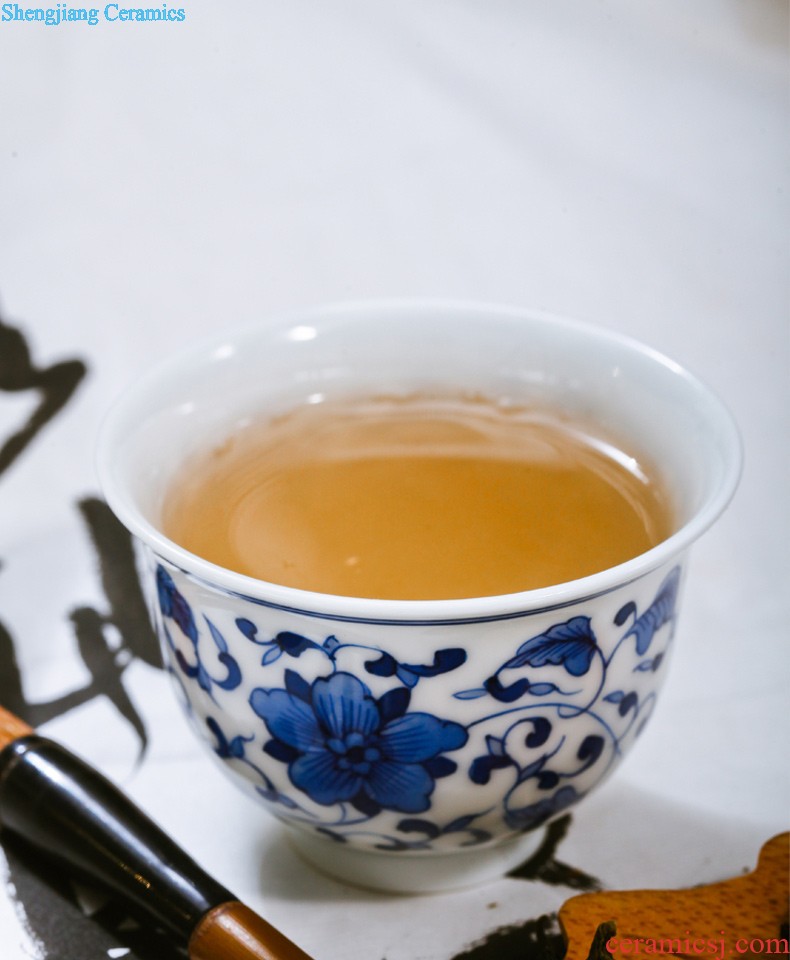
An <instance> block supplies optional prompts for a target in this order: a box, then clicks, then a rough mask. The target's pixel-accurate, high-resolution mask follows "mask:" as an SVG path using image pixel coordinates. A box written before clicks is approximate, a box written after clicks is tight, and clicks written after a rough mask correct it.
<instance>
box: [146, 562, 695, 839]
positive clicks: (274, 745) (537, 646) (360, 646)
mask: <svg viewBox="0 0 790 960" xmlns="http://www.w3.org/2000/svg"><path fill="white" fill-rule="evenodd" d="M679 583H680V568H679V567H675V568H673V569H672V570H671V571H670V573H669V574H668V575H667V576H666V578H665V579H664V581H663V582H662V583H661V585H660V587H659V589H658V591H657V592H656V594H655V597H654V598H653V600H652V602H651V603H650V604H649V605H648V607H647V608H646V609H645V610H644V611H643V612H641V613H640V611H639V609H638V608H637V605H636V604H635V603H634V602H632V601H631V602H628V603H626V604H624V605H623V606H622V607H621V608H620V609H619V610H618V612H617V614H616V615H615V617H614V620H613V625H614V627H616V628H618V629H620V630H621V633H620V634H619V635H617V636H616V637H615V640H614V642H613V645H612V646H611V649H609V650H608V651H606V650H605V649H604V648H603V647H602V645H601V644H600V643H599V640H598V637H597V636H596V633H595V631H594V629H593V625H592V619H591V617H589V616H581V615H577V616H573V617H571V618H569V619H568V620H566V621H563V622H558V623H555V624H553V625H552V626H550V627H549V628H548V629H547V630H545V631H544V632H542V633H540V634H538V635H535V636H532V637H530V638H529V639H527V640H526V641H524V642H523V643H521V644H520V645H519V646H518V647H517V649H516V650H515V652H514V654H513V655H512V656H511V657H509V658H508V659H507V660H505V661H504V662H503V663H502V664H501V665H500V666H499V667H498V668H497V669H496V670H495V671H494V672H493V673H492V674H491V675H490V676H488V677H486V678H485V679H484V680H483V681H482V682H481V683H480V684H479V685H477V686H473V687H468V688H465V689H461V690H456V691H455V692H453V693H452V694H451V697H450V699H451V700H452V699H455V700H459V701H479V703H480V706H481V707H483V710H482V711H479V712H478V714H477V716H476V717H475V719H473V720H471V721H470V722H468V723H466V724H465V725H463V724H461V723H458V722H456V721H455V720H450V719H446V718H443V717H440V716H436V715H434V714H433V713H429V712H426V711H425V710H413V709H410V708H411V701H412V694H413V691H414V689H415V688H416V687H417V685H418V684H420V683H423V682H425V683H428V682H430V681H431V679H432V678H436V677H439V676H442V675H446V674H451V673H453V672H454V671H456V670H458V669H459V668H460V667H462V666H463V665H464V664H465V663H466V661H467V654H466V651H465V650H464V649H462V648H460V647H449V648H446V649H441V650H438V651H436V652H435V653H434V654H433V658H432V660H431V662H430V663H409V662H401V661H399V660H398V659H396V658H395V657H394V656H392V654H391V653H388V652H385V651H382V650H381V649H380V648H378V647H375V646H370V645H366V644H364V643H352V642H346V641H343V640H341V639H339V638H338V637H337V636H336V635H334V634H332V635H330V636H327V637H326V638H325V639H324V640H323V642H317V641H316V640H313V639H310V638H308V637H305V636H303V635H301V634H298V633H294V632H290V631H282V632H279V633H277V634H276V635H274V636H262V635H261V630H260V628H259V627H258V625H257V624H256V623H254V622H253V621H252V620H251V619H248V618H246V617H239V618H236V619H235V620H234V626H235V629H236V630H237V631H238V633H239V634H240V635H241V636H242V637H243V638H244V640H245V642H247V643H249V644H253V645H255V646H257V647H258V648H259V649H260V664H261V666H262V667H263V668H269V667H272V666H273V665H274V664H275V663H277V662H278V661H280V660H281V659H282V658H285V660H286V661H293V666H292V667H291V666H286V667H285V669H284V670H283V671H282V673H281V674H280V673H278V674H277V676H282V680H281V683H282V685H273V686H270V687H262V686H256V687H254V688H252V689H251V690H250V692H249V693H248V694H246V693H245V694H244V696H245V697H246V698H247V704H248V707H249V709H250V710H251V712H252V715H254V717H255V718H257V721H258V722H259V723H260V722H262V723H263V727H264V728H265V730H266V733H267V734H268V737H267V738H265V739H264V741H263V743H260V742H258V738H257V736H256V735H255V734H246V735H245V734H242V733H237V734H235V735H233V736H228V735H227V734H226V733H225V732H224V731H223V729H222V727H221V725H220V721H219V720H218V719H217V717H216V716H214V715H212V714H209V715H207V716H205V717H204V722H205V724H206V726H207V728H208V730H209V733H210V735H211V739H212V742H213V749H214V752H215V753H216V754H217V755H218V756H219V757H220V758H221V759H223V760H226V761H230V762H235V763H237V764H242V765H245V766H246V767H248V768H249V769H250V770H251V771H252V772H253V773H254V776H255V777H256V778H257V786H256V789H257V791H258V793H259V794H260V795H261V796H262V797H263V798H264V799H265V800H267V801H268V802H270V803H274V804H279V805H280V807H281V809H283V808H284V810H283V815H284V816H285V817H286V818H287V819H292V820H293V819H296V820H300V821H302V822H306V823H311V824H312V825H313V826H315V827H316V828H317V829H318V830H320V831H321V832H323V833H324V834H325V835H327V836H330V837H332V838H333V839H335V840H337V841H340V842H343V841H346V840H347V839H349V838H351V837H352V836H353V837H355V838H357V839H359V838H365V839H367V840H368V841H370V842H374V844H375V846H376V847H377V848H379V849H385V850H392V851H404V850H423V849H431V848H432V845H433V844H434V843H435V842H436V841H437V840H439V839H440V838H443V837H447V836H449V835H452V834H455V835H459V834H460V835H464V837H465V839H464V840H463V841H462V845H464V846H473V845H475V844H479V843H484V842H486V841H488V840H490V839H491V838H492V834H491V833H490V832H489V831H488V830H487V829H486V826H487V825H488V824H487V823H486V820H488V821H489V822H490V818H491V816H492V815H495V816H498V817H499V818H500V819H501V820H504V822H505V824H506V825H507V827H508V829H509V830H511V831H513V832H518V831H527V830H531V829H534V828H535V827H537V826H539V825H541V824H543V823H544V822H545V821H547V820H549V819H550V818H552V817H554V816H555V815H556V814H557V813H559V812H560V811H562V810H564V809H565V808H566V807H568V806H570V805H571V804H573V803H575V802H576V801H577V800H578V799H579V798H580V797H582V796H584V794H585V793H587V792H589V790H590V789H591V787H592V786H594V785H595V784H596V783H597V782H599V781H600V780H601V779H602V778H603V777H604V776H605V775H606V773H607V772H608V771H609V770H610V769H611V767H612V765H613V764H614V762H615V761H616V760H617V758H618V757H619V756H620V755H621V754H622V752H623V749H624V745H625V742H626V740H627V739H629V738H631V737H632V736H638V735H639V733H640V732H641V729H642V728H643V726H644V724H645V722H646V721H647V719H648V717H649V715H650V712H651V711H652V707H653V703H654V700H655V692H654V690H653V689H651V688H650V684H647V685H646V684H645V682H642V683H641V685H640V682H638V681H637V677H639V676H642V677H644V678H645V681H647V680H648V678H649V677H651V676H652V675H654V674H656V673H657V672H658V671H659V670H660V668H661V665H662V663H663V661H664V658H665V655H666V652H667V649H668V647H669V645H670V643H671V641H672V636H673V633H674V622H675V615H676V614H675V610H676V603H677V595H678V588H679ZM157 585H158V600H159V608H160V611H161V613H162V617H163V630H164V635H165V640H166V643H167V645H168V646H169V648H170V650H171V652H172V655H173V659H174V661H175V664H176V666H177V668H178V671H179V672H180V673H181V675H182V678H183V679H182V682H184V681H191V682H193V683H196V684H197V685H198V686H199V687H200V688H201V689H202V690H203V691H204V693H205V694H206V695H207V696H208V697H209V698H210V699H211V700H212V701H213V702H214V703H216V702H217V691H223V692H225V693H229V692H230V691H233V690H235V689H236V688H237V687H239V685H240V684H241V683H242V680H243V677H242V669H241V667H240V665H239V662H238V660H237V658H236V657H234V656H233V654H232V653H231V652H230V646H229V645H228V643H227V642H226V639H225V637H224V636H223V634H222V632H221V631H220V630H219V629H218V628H217V626H216V625H215V624H214V623H213V622H212V620H211V619H209V618H208V617H207V616H205V615H204V616H203V618H202V621H203V622H204V623H205V630H201V629H199V628H198V621H197V619H196V618H195V616H194V614H193V612H192V610H191V608H190V605H189V603H188V602H187V600H186V599H185V598H184V596H183V595H182V594H181V593H180V592H179V590H178V589H177V588H176V586H175V583H174V582H173V579H172V577H171V576H170V574H169V573H168V572H167V571H166V570H165V569H164V568H163V567H162V566H161V565H160V566H159V567H158V570H157ZM168 623H172V624H175V625H176V626H177V627H178V629H179V630H180V632H181V633H182V634H183V636H184V638H186V640H188V641H189V648H188V651H187V652H190V650H191V653H190V656H186V655H185V654H184V653H183V652H182V650H181V648H180V647H179V646H178V645H177V644H176V643H174V641H173V638H172V636H171V635H170V632H169V630H168V627H167V624H168ZM664 627H668V630H667V631H666V632H665V634H664V638H665V639H664V644H663V646H662V647H661V649H658V650H656V649H655V637H656V635H657V634H658V633H659V631H660V630H662V628H664ZM203 636H205V637H206V640H207V641H208V643H209V646H208V648H207V649H208V651H210V655H211V656H210V658H209V656H208V653H204V652H203V651H202V644H203V642H204V641H203V639H202V638H203ZM351 652H353V653H354V654H355V655H356V656H357V657H358V658H361V662H359V663H358V664H357V666H356V668H355V670H354V672H351V671H350V670H349V669H347V668H346V667H347V665H346V666H344V658H345V657H347V656H348V655H349V653H351ZM306 656H309V658H310V659H311V664H310V669H309V671H308V675H309V676H310V679H307V678H306V677H305V676H302V674H301V673H300V672H299V670H298V669H297V662H298V661H299V660H300V659H301V658H303V657H306ZM316 657H318V658H319V661H320V660H321V659H323V660H325V661H326V664H327V668H328V670H329V672H328V673H326V672H322V671H321V670H320V669H318V670H317V669H316V660H315V658H316ZM208 659H210V660H211V661H215V662H216V663H218V664H219V665H220V666H221V668H222V670H221V671H218V670H216V669H215V670H214V672H213V673H212V670H211V669H210V668H209V666H208V665H207V660H208ZM615 663H617V669H616V670H615V669H613V666H614V665H615ZM281 666H282V665H281ZM316 674H320V675H318V676H317V675H316ZM365 675H367V677H369V678H370V680H369V681H365V680H364V679H363V676H365ZM629 676H632V677H633V678H634V680H633V681H632V682H629V681H628V680H627V678H628V677H629ZM613 677H616V678H617V680H616V681H613V680H612V678H613ZM374 681H377V682H379V683H380V682H381V681H388V682H391V683H392V684H394V685H392V686H389V687H388V689H386V690H385V692H383V693H381V692H379V693H374V690H373V686H374ZM640 687H641V688H640ZM224 722H225V721H223V723H224ZM251 750H252V751H254V752H255V754H257V756H260V754H259V753H257V752H258V751H261V750H262V752H263V754H264V755H265V757H266V758H268V760H267V761H266V763H268V764H271V761H275V762H276V763H278V764H283V765H284V767H285V770H286V771H287V777H288V781H289V782H290V784H291V786H292V787H293V788H295V789H294V790H293V791H292V792H291V793H290V794H289V793H287V792H284V791H283V790H282V789H278V788H277V787H276V786H275V784H274V783H273V781H272V779H271V777H270V776H268V775H267V773H265V772H264V769H262V767H263V766H265V763H264V762H263V758H260V760H258V759H257V758H256V755H251V754H250V751H251ZM267 769H269V770H270V771H271V770H272V768H271V766H269V767H268V768H267ZM272 776H274V774H273V773H272ZM451 776H456V777H457V776H464V777H466V778H467V780H468V781H470V782H471V783H472V784H475V785H476V786H479V787H480V788H481V798H482V797H485V798H486V799H485V800H482V801H481V804H480V805H479V807H478V809H477V810H475V811H470V812H464V813H463V814H462V815H460V816H454V817H453V818H452V819H451V820H450V821H449V822H446V823H437V822H435V821H434V820H433V819H430V818H429V817H427V816H424V815H425V814H428V813H430V810H431V806H432V796H433V793H434V791H435V789H436V786H437V782H438V781H440V780H442V779H444V778H448V777H451ZM490 784H491V785H494V784H496V785H497V787H498V790H499V792H498V793H497V794H496V796H497V798H498V799H497V800H496V802H495V803H492V801H491V796H492V794H491V792H490V791H487V790H486V789H485V788H487V787H488V785H490ZM308 801H309V802H308ZM322 810H323V811H324V813H323V814H322ZM286 811H287V812H286ZM330 811H334V814H333V815H332V816H330V817H327V814H329V813H330ZM382 812H389V813H390V814H395V815H397V814H404V815H405V816H403V817H400V818H398V819H396V820H395V821H394V830H395V832H396V833H397V835H393V833H392V829H388V830H387V832H381V831H380V830H379V831H374V830H373V829H371V826H372V825H369V822H370V821H371V820H372V819H373V818H375V817H377V816H378V815H379V814H380V813H382Z"/></svg>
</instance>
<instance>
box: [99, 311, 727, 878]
mask: <svg viewBox="0 0 790 960" xmlns="http://www.w3.org/2000/svg"><path fill="white" fill-rule="evenodd" d="M448 387H449V388H456V389H460V390H464V391H469V392H474V393H483V394H487V395H490V396H495V397H497V398H500V397H506V398H507V399H508V400H510V401H512V402H515V403H524V402H527V403H529V402H539V403H542V404H549V405H550V406H553V407H558V408H560V409H562V410H563V411H565V412H567V413H568V414H570V415H572V416H574V417H577V418H581V419H584V420H590V421H592V422H595V423H598V424H600V425H601V427H602V429H603V430H604V431H605V432H606V433H608V434H611V435H612V436H613V437H616V438H619V439H620V440H621V441H622V442H624V443H625V444H626V445H633V446H634V448H635V449H638V450H640V451H643V452H644V453H645V454H646V455H647V456H648V457H649V458H650V460H651V462H652V465H653V466H654V468H655V469H657V470H658V472H659V474H660V475H661V477H662V480H663V482H664V483H665V484H666V485H667V487H668V489H669V490H670V491H671V494H672V496H673V499H674V502H675V504H676V508H677V512H678V516H679V524H678V529H677V532H676V533H675V534H674V535H673V536H672V537H671V538H669V540H667V541H666V542H665V543H663V544H661V545H659V546H658V547H656V548H655V549H653V550H651V551H650V552H648V553H646V554H644V555H643V556H641V557H639V558H636V559H635V560H632V561H629V562H628V563H625V564H622V565H621V566H619V567H616V568H613V569H612V570H609V571H603V572H601V573H599V574H596V575H594V576H592V577H587V578H585V579H583V580H579V581H575V582H574V583H570V584H562V585H557V586H555V587H550V588H546V589H544V590H537V591H531V592H527V593H521V594H511V595H507V596H503V597H486V598H479V599H466V600H460V601H377V600H362V599H359V598H343V597H333V596H325V595H321V594H315V593H308V592H305V591H298V590H292V589H289V588H284V587H279V586H277V585H273V584H267V583H262V582H259V581H255V580H251V579H250V578H247V577H243V576H240V575H236V574H233V573H231V572H229V571H225V570H221V569H220V568H217V567H215V566H214V565H212V564H210V563H208V562H206V561H203V560H201V559H199V558H197V557H194V556H192V555H190V554H188V553H187V552H186V551H184V550H182V549H180V548H179V547H177V546H176V545H175V544H173V543H172V542H170V541H168V540H167V539H166V538H165V537H164V536H163V535H162V534H161V532H160V531H159V530H158V529H157V522H158V509H159V505H160V503H161V498H162V494H163V491H164V489H165V488H166V486H167V484H168V482H169V480H170V477H171V476H172V474H173V472H174V470H176V469H177V468H178V467H179V466H180V465H181V463H182V462H183V460H184V458H185V457H186V456H187V455H188V454H189V453H190V452H191V451H193V450H195V449H198V448H201V447H204V446H205V445H206V444H207V443H210V442H211V441H212V440H214V439H219V438H220V437H221V436H222V435H223V434H224V433H226V432H227V431H228V430H229V429H230V428H231V427H232V425H233V423H235V422H238V420H239V418H242V417H245V416H249V415H254V414H256V413H259V412H261V411H267V412H268V411H276V410H281V409H283V408H284V407H288V406H292V405H293V404H295V403H297V402H299V401H303V400H304V399H306V398H307V397H310V396H313V397H316V396H317V395H319V394H321V395H338V394H347V393H370V392H372V391H386V392H392V391H404V392H411V391H414V390H419V389H437V388H439V389H441V388H448ZM99 467H100V472H101V475H102V479H103V485H104V489H105V493H106V496H107V498H108V500H109V502H110V504H111V506H112V507H113V509H114V510H115V511H116V513H117V514H118V516H119V517H120V518H121V519H122V520H123V521H124V522H125V523H126V525H127V526H128V527H129V528H130V529H131V530H132V532H134V533H135V534H136V535H137V536H138V537H139V538H140V540H141V541H142V542H143V543H144V544H145V545H146V547H147V557H148V571H149V575H150V576H149V586H150V587H151V597H152V607H153V609H154V610H155V617H156V621H157V628H158V631H159V635H160V639H161V641H162V646H163V650H164V652H165V656H166V658H167V661H168V663H169V665H170V670H171V672H172V674H173V677H174V679H175V680H176V681H177V684H178V686H179V688H180V690H181V691H182V693H183V701H184V704H185V707H186V709H187V711H188V713H189V715H190V717H191V719H192V721H193V723H194V726H195V728H196V730H197V732H198V734H199V735H200V736H201V737H202V738H203V739H204V741H205V742H206V743H207V744H208V746H209V747H210V748H211V750H212V752H213V754H214V755H215V757H217V758H218V759H219V760H220V761H221V763H222V765H223V768H224V769H226V770H227V771H228V772H229V773H230V774H231V776H232V777H233V778H234V780H235V781H236V782H237V783H239V784H240V785H242V786H243V787H244V788H245V789H246V790H248V791H251V792H252V793H253V794H254V795H256V796H257V797H259V798H260V799H262V800H263V802H264V803H265V804H267V805H268V806H269V808H270V810H271V811H272V812H273V813H274V814H275V815H276V816H278V817H279V818H281V819H282V820H283V821H284V822H286V823H287V824H288V825H289V826H290V827H292V828H293V829H294V830H296V831H298V832H299V837H300V841H299V846H300V848H301V849H302V850H303V852H304V853H305V854H306V856H307V857H308V858H309V859H311V860H313V862H315V863H317V864H318V865H319V866H320V867H322V868H323V869H328V870H330V871H333V872H335V873H337V874H338V875H341V876H344V877H345V878H346V879H351V880H356V881H358V882H363V883H366V884H368V885H373V886H379V887H382V888H384V889H395V890H406V889H438V888H442V887H447V886H455V885H463V884H464V883H468V882H473V881H476V880H479V879H484V878H486V877H487V876H489V875H492V874H496V873H498V872H502V871H503V870H504V869H507V868H508V866H511V865H513V864H514V862H516V860H517V858H518V857H519V856H523V855H524V854H525V850H526V849H527V848H528V847H529V846H530V845H531V844H533V842H534V841H533V839H532V837H534V834H530V831H533V830H534V829H535V828H536V827H537V826H539V825H540V824H542V823H544V822H546V821H547V820H548V819H550V818H551V817H553V816H554V815H556V814H557V813H559V812H560V811H561V810H564V809H566V808H567V807H568V806H570V805H571V804H573V803H576V802H577V801H578V800H579V799H581V798H582V797H584V796H585V795H586V794H587V793H589V791H590V790H591V789H592V788H593V787H594V786H595V785H596V784H598V783H599V782H601V781H602V780H603V779H604V778H605V777H606V776H607V775H608V774H609V773H610V772H611V771H612V770H613V769H614V768H615V766H616V765H617V763H618V762H619V761H620V759H621V758H622V757H623V756H624V754H625V753H626V752H627V750H628V749H629V748H630V746H631V745H632V743H633V741H634V740H635V738H636V737H637V736H638V735H639V733H640V732H641V730H642V729H643V727H644V724H645V722H646V721H647V719H648V718H649V716H650V714H651V712H652V710H653V707H654V704H655V699H656V696H657V693H658V690H659V687H660V685H661V682H662V680H663V678H664V675H665V673H666V669H667V660H668V655H669V653H670V651H671V644H672V637H673V633H674V628H675V623H676V616H677V608H678V599H679V592H680V587H681V583H682V578H683V574H682V567H681V563H682V561H683V557H684V554H685V551H686V548H687V547H688V546H689V544H690V543H691V542H692V541H693V540H694V539H696V537H698V536H699V535H700V534H701V533H702V532H703V531H704V529H706V527H707V526H708V525H709V524H710V523H712V522H713V520H714V519H715V517H716V516H717V515H718V513H719V512H720V511H721V510H722V509H723V508H724V506H725V505H726V503H727V501H728V500H729V498H730V496H731V495H732V493H733V490H734V487H735V485H736V483H737V478H738V472H739V468H740V451H739V444H738V439H737V433H736V431H735V428H734V426H733V424H732V421H731V420H730V418H729V416H728V414H727V413H726V411H725V410H724V409H723V408H722V407H721V405H720V404H719V403H718V401H717V400H716V399H715V398H714V397H712V396H711V395H710V394H709V393H708V391H707V390H705V388H704V387H703V386H701V385H700V384H699V383H698V382H697V381H695V380H694V378H692V377H690V376H689V375H688V374H687V373H686V372H685V371H683V370H681V369H679V368H678V367H677V366H676V365H675V364H673V363H672V362H671V361H669V360H667V359H666V358H663V357H661V356H659V355H657V354H655V353H654V352H652V351H650V350H649V349H647V348H644V347H641V346H639V345H636V344H633V343H631V342H629V341H626V340H624V339H622V338H618V337H614V336H611V335H609V334H606V333H604V332H602V331H600V330H596V329H594V328H590V327H586V326H583V325H579V324H575V323H571V322H568V321H562V320H557V319H554V318H551V317H545V316H541V315H534V314H528V313H525V312H523V311H518V310H513V309H509V308H499V307H491V306H485V305H468V304H451V303H442V302H427V303H417V302H410V303H377V304H356V305H346V306H338V307H330V308H324V309H322V310H317V311H312V312H306V313H303V314H300V315H298V316H289V317H284V318H282V319H280V320H279V321H273V322H271V323H269V324H266V325H263V326H261V327H259V328H256V329H253V330H248V331H245V332H242V333H240V334H239V335H237V336H235V337H229V338H227V339H225V340H223V341H222V342H215V343H213V344H210V345H208V346H206V347H198V348H196V349H194V350H192V351H191V352H189V353H188V354H186V355H185V356H184V357H182V358H181V359H178V360H176V361H173V362H172V363H170V364H169V365H165V366H164V367H162V368H160V369H158V370H156V371H154V372H153V373H152V374H151V376H150V377H149V378H148V379H146V380H144V381H141V382H140V383H139V384H138V386H137V387H136V389H135V390H133V391H132V392H131V393H130V394H129V395H128V396H127V397H126V398H125V399H123V400H122V401H121V403H120V404H119V405H118V406H117V407H116V409H115V410H114V411H113V412H112V413H111V415H110V418H109V419H108V422H107V424H106V425H105V429H104V431H103V437H102V443H101V447H100V452H99ZM330 843H331V844H332V848H330V847H329V846H328V844H330ZM365 852H367V853H369V854H370V857H369V858H368V859H363V858H362V856H361V854H363V853H365ZM418 861H419V862H421V863H422V864H423V867H422V868H420V867H419V866H418V865H417V863H418ZM363 864H364V865H365V866H364V868H363V866H362V865H363ZM368 865H369V866H368Z"/></svg>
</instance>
